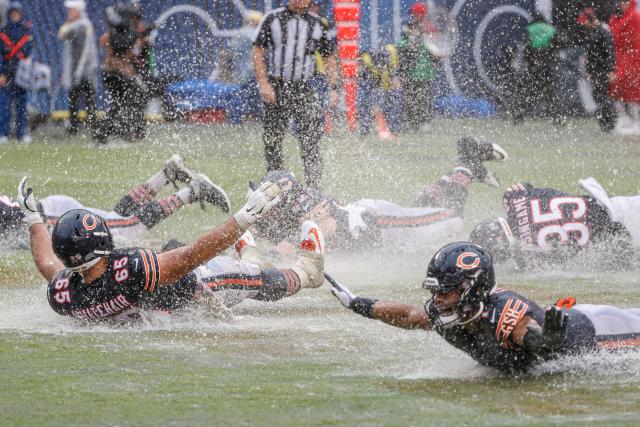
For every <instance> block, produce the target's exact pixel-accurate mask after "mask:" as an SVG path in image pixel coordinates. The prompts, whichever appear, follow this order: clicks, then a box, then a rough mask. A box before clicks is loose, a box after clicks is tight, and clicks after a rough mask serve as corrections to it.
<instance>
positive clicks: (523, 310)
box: [425, 289, 595, 372]
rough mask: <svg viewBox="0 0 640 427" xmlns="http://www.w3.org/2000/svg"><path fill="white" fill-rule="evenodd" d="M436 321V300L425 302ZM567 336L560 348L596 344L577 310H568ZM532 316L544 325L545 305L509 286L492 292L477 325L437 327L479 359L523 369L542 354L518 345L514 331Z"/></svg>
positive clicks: (568, 349) (565, 350)
mask: <svg viewBox="0 0 640 427" xmlns="http://www.w3.org/2000/svg"><path fill="white" fill-rule="evenodd" d="M425 310H426V312H427V316H428V317H429V320H430V321H431V323H432V324H433V323H434V321H435V319H436V317H437V312H436V310H435V307H433V304H430V303H429V302H427V305H426V306H425ZM566 312H567V313H568V315H569V322H568V324H567V339H566V341H565V343H564V345H563V346H562V348H560V350H559V351H558V353H559V354H570V353H573V352H576V351H580V350H583V349H585V348H595V330H594V328H593V325H592V323H591V322H590V321H589V320H588V319H587V317H586V316H585V315H584V314H582V313H581V312H579V311H577V310H571V309H570V310H567V311H566ZM524 316H529V317H531V318H532V319H534V320H535V321H536V322H538V324H539V325H540V326H543V325H544V309H543V308H542V307H540V306H539V305H538V304H536V303H535V302H533V301H531V300H529V299H528V298H526V297H524V296H522V295H520V294H518V293H516V292H513V291H510V290H506V289H496V290H494V292H492V293H491V295H490V296H489V301H488V302H487V304H486V305H485V307H484V310H483V311H482V313H481V315H480V317H479V319H478V321H477V322H476V323H475V325H473V328H466V327H465V326H461V325H456V326H454V327H452V328H449V329H444V328H436V329H435V331H436V332H437V333H438V334H440V335H441V336H442V337H443V338H444V339H445V340H446V341H447V342H448V343H449V344H451V345H453V346H455V347H456V348H459V349H460V350H462V351H464V352H465V353H467V354H468V355H469V356H471V357H472V358H473V359H475V360H476V361H478V362H479V363H481V364H483V365H485V366H490V367H492V368H495V369H498V370H500V371H505V372H518V371H523V370H525V369H526V368H528V367H529V366H531V365H532V364H533V363H534V362H536V361H538V360H540V356H538V355H536V354H534V353H533V352H531V351H530V350H528V349H526V348H524V347H520V346H514V345H513V343H512V341H511V339H510V338H511V333H512V332H513V329H514V328H515V326H516V324H517V323H518V322H519V321H520V320H521V319H522V318H523V317H524Z"/></svg>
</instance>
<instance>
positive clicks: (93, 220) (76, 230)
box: [51, 209, 113, 271]
mask: <svg viewBox="0 0 640 427" xmlns="http://www.w3.org/2000/svg"><path fill="white" fill-rule="evenodd" d="M51 241H52V244H53V251H54V252H55V254H56V255H57V256H58V258H60V260H61V261H62V263H63V264H64V265H65V266H66V267H67V268H70V269H71V270H73V271H84V270H86V269H88V268H89V267H91V266H93V265H94V264H96V263H97V262H98V261H99V260H100V258H101V257H103V256H105V255H109V254H110V253H111V251H112V250H113V237H112V236H111V232H110V231H109V228H108V227H107V224H106V223H105V220H104V219H103V218H101V217H100V216H99V215H96V214H94V213H92V212H89V211H88V210H86V209H73V210H70V211H69V212H66V213H65V214H64V215H62V216H61V217H60V218H59V219H58V222H57V223H56V225H55V227H54V228H53V232H52V233H51Z"/></svg>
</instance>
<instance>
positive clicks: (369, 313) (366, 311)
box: [349, 297, 378, 319]
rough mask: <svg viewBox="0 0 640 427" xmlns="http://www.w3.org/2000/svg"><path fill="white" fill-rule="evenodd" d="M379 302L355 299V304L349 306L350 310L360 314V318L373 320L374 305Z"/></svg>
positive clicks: (360, 298)
mask: <svg viewBox="0 0 640 427" xmlns="http://www.w3.org/2000/svg"><path fill="white" fill-rule="evenodd" d="M376 302H378V300H377V299H369V298H362V297H356V298H354V299H353V302H352V303H351V305H350V306H349V308H350V309H351V310H352V311H353V312H354V313H357V314H359V315H360V316H364V317H367V318H369V319H371V318H373V305H374V304H375V303H376Z"/></svg>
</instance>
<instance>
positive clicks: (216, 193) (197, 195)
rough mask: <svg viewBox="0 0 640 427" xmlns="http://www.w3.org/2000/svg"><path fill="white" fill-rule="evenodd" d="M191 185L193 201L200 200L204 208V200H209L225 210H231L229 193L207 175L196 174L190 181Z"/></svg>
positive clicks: (208, 201)
mask: <svg viewBox="0 0 640 427" xmlns="http://www.w3.org/2000/svg"><path fill="white" fill-rule="evenodd" d="M189 187H191V201H192V202H195V201H196V200H198V201H200V206H201V207H202V209H204V202H207V203H211V204H212V205H214V206H217V207H219V208H220V209H222V210H223V211H224V212H229V210H231V202H230V201H229V197H228V196H227V193H225V191H224V190H223V189H222V188H220V187H218V186H217V185H215V184H214V183H213V182H211V180H210V179H209V178H208V177H207V176H206V175H204V174H201V173H198V174H195V175H194V176H193V178H192V179H191V181H190V182H189Z"/></svg>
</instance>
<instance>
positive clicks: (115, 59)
mask: <svg viewBox="0 0 640 427" xmlns="http://www.w3.org/2000/svg"><path fill="white" fill-rule="evenodd" d="M105 12H106V17H107V24H108V31H107V32H106V33H104V34H103V35H102V37H100V46H102V47H103V48H104V53H105V54H104V63H103V65H102V71H103V78H104V84H105V88H106V89H107V92H109V95H110V96H111V103H110V105H109V109H108V111H107V113H106V116H105V119H104V121H103V122H102V125H101V126H100V130H99V132H97V133H96V141H97V142H99V143H105V142H106V139H107V137H108V136H109V135H117V136H120V137H123V138H125V139H127V140H128V141H136V140H139V139H142V138H144V137H145V132H146V123H145V120H144V111H145V107H146V99H147V97H146V85H145V84H144V79H143V76H142V75H141V74H140V70H139V69H138V67H137V64H138V61H139V58H138V55H137V54H139V52H141V51H142V48H141V45H142V44H143V43H145V40H146V34H147V33H146V32H140V31H139V30H138V23H139V20H140V18H141V17H142V12H141V10H140V7H139V5H138V4H137V3H118V4H117V5H115V6H109V7H107V9H106V11H105Z"/></svg>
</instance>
